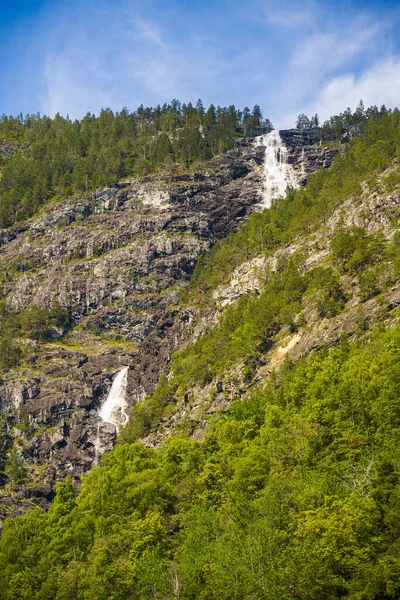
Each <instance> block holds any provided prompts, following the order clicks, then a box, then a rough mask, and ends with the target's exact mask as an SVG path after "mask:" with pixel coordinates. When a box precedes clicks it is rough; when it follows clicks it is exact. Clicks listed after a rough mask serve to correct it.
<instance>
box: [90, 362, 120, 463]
mask: <svg viewBox="0 0 400 600" xmlns="http://www.w3.org/2000/svg"><path fill="white" fill-rule="evenodd" d="M128 370H129V367H124V368H123V369H121V371H119V373H117V375H116V376H115V378H114V381H113V383H112V386H111V389H110V392H109V394H108V396H107V398H106V400H105V402H104V404H103V405H102V406H101V408H100V410H99V417H100V418H101V420H102V421H103V423H112V425H114V427H115V429H116V430H117V432H118V428H119V427H120V426H121V425H125V423H126V422H127V420H128V415H127V414H126V411H125V409H126V407H127V403H126V399H125V396H126V384H127V381H128ZM100 428H101V423H99V424H98V425H97V437H96V441H95V444H94V450H95V455H94V464H95V465H98V464H99V457H100V454H101V440H100Z"/></svg>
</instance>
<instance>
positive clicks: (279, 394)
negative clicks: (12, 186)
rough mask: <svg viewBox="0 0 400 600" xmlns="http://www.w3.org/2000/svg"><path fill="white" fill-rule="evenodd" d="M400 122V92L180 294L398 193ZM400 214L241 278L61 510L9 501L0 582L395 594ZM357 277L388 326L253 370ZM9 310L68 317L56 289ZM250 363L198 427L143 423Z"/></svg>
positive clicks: (102, 596) (141, 595)
mask: <svg viewBox="0 0 400 600" xmlns="http://www.w3.org/2000/svg"><path fill="white" fill-rule="evenodd" d="M88 118H89V117H88ZM128 120H129V119H128ZM399 125H400V113H399V111H397V110H395V111H394V112H393V113H391V114H386V112H384V113H383V114H380V115H375V116H374V115H371V116H370V118H369V119H368V120H367V121H366V124H365V126H364V130H363V134H362V136H361V137H360V138H358V139H356V140H354V141H352V142H351V148H350V150H349V151H348V152H347V153H346V154H345V155H343V156H341V155H340V156H337V158H336V159H335V162H334V165H333V167H332V169H331V170H330V171H327V172H324V171H321V172H319V173H317V174H315V175H313V176H312V177H310V179H309V181H308V183H307V186H306V188H305V189H302V190H297V191H290V192H289V193H288V195H287V196H286V197H285V198H282V199H279V200H277V201H276V202H275V203H274V204H273V206H272V208H271V209H269V210H266V211H264V212H263V213H257V214H256V213H255V214H253V215H252V216H251V217H250V219H249V220H248V222H247V223H246V224H244V225H243V226H242V227H241V228H240V230H239V232H238V233H236V234H233V235H231V236H229V237H228V238H226V239H225V240H223V241H222V242H220V243H218V244H216V246H215V247H214V249H213V250H211V251H210V252H209V253H208V254H206V255H205V256H204V257H203V258H202V259H201V260H200V261H199V263H198V265H197V268H196V270H195V272H194V275H193V279H192V282H191V286H190V289H189V291H188V292H187V294H186V295H184V296H182V297H181V308H182V309H184V308H185V307H187V306H188V307H191V306H193V305H194V304H196V305H197V308H198V313H197V316H198V318H201V315H202V314H203V313H207V310H209V309H210V307H211V309H212V306H213V301H214V300H213V293H214V292H215V290H216V289H217V288H218V286H220V285H222V284H225V283H226V282H227V281H229V279H230V277H231V275H232V272H233V270H234V269H235V268H236V267H237V266H238V265H240V264H242V263H243V262H245V261H248V260H250V259H252V258H254V257H258V256H261V257H268V256H270V255H272V253H273V252H274V251H276V250H277V249H279V248H283V247H284V246H285V245H287V244H290V243H291V242H293V241H294V240H298V239H301V238H304V239H307V238H306V236H308V235H310V234H312V233H315V232H317V231H320V232H324V226H325V225H326V223H327V222H328V220H329V218H330V217H331V216H332V213H333V212H334V211H335V210H336V209H337V208H338V207H340V205H341V204H342V203H343V202H344V201H351V202H352V203H353V204H354V206H357V205H360V204H361V202H362V195H363V194H374V193H376V194H382V195H388V194H389V195H390V194H394V195H396V194H397V195H398V193H399V192H398V190H399V184H400V170H399V163H398V159H399V156H400V133H399V131H400V130H399ZM69 126H71V127H72V126H73V124H71V125H68V127H69ZM16 156H17V155H16ZM12 160H14V158H13V159H12ZM15 160H25V159H24V158H23V157H22V154H21V155H20V156H19V158H17V159H15ZM6 168H7V167H6ZM4 172H5V171H4ZM10 172H11V171H10ZM3 178H4V176H3ZM29 210H30V209H29ZM32 210H34V209H32ZM389 229H390V231H389ZM389 229H387V230H386V231H384V230H383V229H382V231H381V230H374V231H372V232H371V231H368V229H366V228H363V227H358V226H355V225H348V224H346V223H345V222H339V223H338V224H337V227H336V228H335V230H334V231H333V232H331V234H330V235H331V238H330V239H329V244H327V246H329V252H328V254H327V257H326V261H325V263H324V264H323V265H317V266H313V267H311V268H308V267H306V264H305V258H304V255H303V253H302V252H301V251H298V252H294V253H292V255H291V257H290V258H287V259H285V260H282V261H281V263H278V264H277V266H276V268H275V269H274V270H272V269H271V270H270V271H269V272H268V274H267V275H268V276H267V277H266V279H265V282H264V285H263V287H262V289H261V290H260V291H259V293H250V294H243V296H242V297H241V298H240V299H239V300H238V301H237V302H234V303H232V304H231V305H230V306H228V308H226V309H225V310H224V311H223V312H222V313H221V315H220V319H219V321H218V323H217V324H216V325H214V326H209V327H208V329H207V331H205V332H204V333H203V335H201V336H199V337H198V338H197V339H196V340H195V341H192V343H189V341H188V344H187V346H186V347H185V348H183V349H182V350H181V351H180V352H178V353H176V354H175V355H174V356H173V358H172V362H171V368H170V372H169V375H168V377H162V378H161V380H160V383H159V385H158V387H157V389H156V391H155V393H154V394H153V395H151V396H147V397H146V398H145V399H144V400H143V401H142V402H140V403H139V404H137V405H136V406H135V407H134V408H133V411H132V415H131V418H130V422H129V423H128V425H127V426H126V428H125V429H124V430H123V431H122V433H121V434H120V436H119V439H118V443H117V445H116V446H115V448H114V449H113V450H112V451H111V452H109V453H106V454H104V456H103V457H102V464H101V466H97V467H95V468H93V469H92V471H91V472H90V474H89V475H88V476H87V477H84V478H83V481H82V486H81V488H80V491H79V493H78V495H77V496H76V495H75V494H74V487H73V485H72V481H70V480H69V479H67V480H65V481H64V482H61V483H59V484H58V486H57V495H56V498H55V500H54V501H53V503H52V505H51V507H50V509H49V510H48V512H45V511H44V510H41V509H39V508H35V509H33V510H31V511H28V512H27V513H26V514H24V515H22V516H20V517H18V518H15V519H8V520H6V522H5V524H4V528H3V530H2V535H1V539H0V592H1V593H0V595H1V598H4V600H144V599H148V598H153V599H158V600H160V599H162V600H168V599H171V600H172V599H174V598H175V599H177V598H179V599H181V600H199V599H202V600H225V599H226V600H232V599H237V600H249V599H258V600H276V599H279V600H321V599H322V598H323V599H324V600H331V599H332V600H333V599H338V598H347V599H349V600H395V599H397V598H398V597H399V596H400V583H399V582H400V443H399V442H400V403H399V395H400V361H399V358H400V325H399V323H398V318H399V314H398V305H397V307H396V306H394V305H390V306H388V305H387V301H386V296H385V294H386V293H387V292H388V291H389V290H391V289H395V286H396V285H398V282H399V277H400V236H399V233H398V231H397V230H398V214H397V216H395V217H393V219H392V222H391V223H390V228H389ZM353 290H354V292H353ZM353 293H354V297H355V299H356V300H357V302H358V303H359V305H360V306H361V307H362V305H363V303H365V302H367V301H369V300H371V299H372V298H376V301H377V303H378V304H379V301H381V309H382V310H381V318H380V326H377V324H376V322H375V324H373V323H372V324H371V323H366V322H365V321H362V322H360V323H359V324H358V326H357V327H356V328H355V329H356V334H355V335H354V336H353V338H352V339H351V340H349V339H348V337H347V336H346V335H344V334H342V335H341V339H340V342H339V343H337V344H336V345H335V346H333V347H330V348H328V347H323V348H320V349H318V350H314V351H313V352H311V353H310V354H309V355H308V356H304V357H302V358H301V359H299V360H298V361H297V362H293V361H292V360H290V359H286V360H285V361H284V363H283V365H282V367H281V368H280V369H279V370H278V371H274V370H272V372H271V373H270V374H269V376H268V377H266V378H264V379H261V380H258V381H256V379H255V373H256V370H257V368H258V367H259V366H260V365H263V364H265V362H264V361H265V357H266V356H267V354H268V352H269V351H270V349H271V347H272V346H273V344H275V343H276V339H277V338H276V336H277V335H278V334H279V333H280V332H281V331H282V330H285V331H286V332H289V333H290V334H293V333H294V332H296V331H299V330H301V328H302V327H303V328H304V327H305V325H306V324H305V322H304V315H303V317H302V311H303V307H304V302H305V299H306V300H307V302H309V303H310V304H312V305H313V310H314V315H315V317H314V318H315V319H316V320H317V321H318V320H319V321H320V320H322V319H327V320H328V321H329V319H335V318H336V317H337V316H338V315H340V314H341V313H342V311H344V310H345V309H346V305H347V303H348V302H349V301H350V300H351V296H352V294H353ZM379 299H380V300H379ZM186 303H188V304H186ZM354 306H355V305H354ZM3 313H4V314H3V316H4V323H5V325H4V331H5V332H6V333H7V335H8V336H9V337H8V339H9V342H7V345H10V344H11V343H12V344H15V345H17V341H16V340H18V336H20V335H23V334H26V335H31V337H33V338H34V339H38V340H39V341H40V340H41V339H46V336H47V335H50V333H49V332H50V330H51V328H52V327H55V326H62V327H65V328H66V327H68V326H69V324H68V322H67V321H66V315H64V314H63V313H62V312H60V311H59V310H58V309H57V307H56V308H55V309H54V310H53V311H48V312H45V313H41V314H38V313H37V311H35V309H34V310H33V312H32V323H33V325H34V324H35V322H37V323H39V325H38V327H37V328H36V329H35V328H33V329H32V331H33V333H32V332H31V333H27V332H28V330H29V326H30V318H29V315H27V313H21V314H19V315H17V314H14V313H11V312H9V311H7V310H6V309H4V310H3ZM389 314H390V327H386V328H385V322H386V321H387V323H389ZM33 317H35V318H33ZM35 319H36V320H35ZM40 319H42V321H40ZM40 322H43V332H41V329H40ZM310 327H312V324H310ZM21 352H22V350H21ZM20 359H21V357H20V356H16V358H15V360H16V361H17V362H18V360H20ZM10 360H11V361H12V360H13V358H12V357H11V359H10ZM13 364H16V363H12V364H10V365H5V368H9V366H12V365H13ZM238 365H239V366H240V368H241V369H242V370H244V381H245V384H246V386H247V387H246V389H245V390H244V391H243V393H242V396H241V397H237V398H236V399H234V401H233V402H231V404H230V406H229V409H227V410H225V411H224V412H223V411H215V412H214V414H213V415H208V417H207V420H208V425H207V427H206V428H205V431H204V432H203V436H202V439H201V440H199V439H193V437H191V436H190V433H191V432H190V429H185V427H184V426H182V427H181V429H180V430H179V428H177V429H176V432H175V434H174V435H172V437H171V438H170V439H168V440H167V439H164V441H163V442H162V443H161V444H160V445H159V447H158V448H156V449H154V448H149V447H146V446H145V445H144V444H143V443H141V442H140V439H141V438H142V437H143V436H145V435H147V434H149V433H151V432H152V431H154V430H156V429H157V427H159V425H160V423H161V422H162V419H163V418H164V417H165V416H166V415H167V416H173V415H174V410H175V409H176V407H177V403H178V402H181V403H182V401H183V402H185V395H186V394H188V393H190V392H192V391H193V390H195V391H196V390H199V389H201V388H203V387H205V386H207V385H208V384H209V383H210V382H212V381H215V379H216V378H217V377H222V376H223V375H224V373H225V372H226V371H228V370H229V369H232V368H235V366H238ZM8 460H9V462H10V461H11V462H12V456H11V457H9V459H8Z"/></svg>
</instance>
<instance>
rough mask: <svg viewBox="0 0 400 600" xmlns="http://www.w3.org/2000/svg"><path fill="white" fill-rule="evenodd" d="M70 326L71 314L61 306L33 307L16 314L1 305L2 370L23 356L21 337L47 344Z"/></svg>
mask: <svg viewBox="0 0 400 600" xmlns="http://www.w3.org/2000/svg"><path fill="white" fill-rule="evenodd" d="M69 326H70V318H69V315H68V312H67V311H64V310H62V308H61V306H60V305H59V304H56V305H55V306H53V308H52V309H50V310H46V309H44V308H39V307H38V306H30V307H29V308H26V309H25V310H22V311H20V312H15V311H13V310H11V309H10V308H8V307H7V305H6V303H5V302H0V370H5V369H9V368H12V367H16V366H17V365H18V364H19V362H20V360H21V357H22V355H23V346H22V345H21V344H20V343H18V342H19V339H20V338H28V339H30V340H37V341H39V340H41V341H45V340H49V339H52V338H53V337H54V336H55V337H59V336H60V335H61V334H62V333H64V332H65V331H66V330H67V329H68V327H69Z"/></svg>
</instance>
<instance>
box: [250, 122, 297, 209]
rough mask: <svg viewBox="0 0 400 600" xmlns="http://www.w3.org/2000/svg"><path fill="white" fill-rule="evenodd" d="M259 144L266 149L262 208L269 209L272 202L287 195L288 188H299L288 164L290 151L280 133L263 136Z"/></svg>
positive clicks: (273, 132)
mask: <svg viewBox="0 0 400 600" xmlns="http://www.w3.org/2000/svg"><path fill="white" fill-rule="evenodd" d="M257 139H258V144H259V145H260V144H261V145H262V146H264V147H265V160H264V189H263V192H262V200H261V202H260V206H261V207H262V208H269V207H270V206H271V204H272V201H273V200H275V199H276V198H279V197H280V196H284V195H285V194H286V188H287V187H288V186H289V187H291V188H296V187H298V182H297V177H296V174H295V172H294V169H293V167H292V165H290V164H288V162H287V154H288V150H287V148H286V146H285V144H284V143H283V141H282V138H281V136H280V135H279V131H277V130H276V129H274V130H273V131H271V132H270V133H266V134H265V135H261V136H260V137H259V138H257Z"/></svg>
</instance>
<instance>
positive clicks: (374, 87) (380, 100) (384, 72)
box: [278, 56, 400, 128]
mask: <svg viewBox="0 0 400 600" xmlns="http://www.w3.org/2000/svg"><path fill="white" fill-rule="evenodd" d="M361 99H362V100H363V101H364V104H365V105H366V106H371V105H377V106H378V107H380V106H381V105H382V104H386V106H387V107H388V108H389V107H390V108H394V107H395V106H400V57H397V56H393V57H391V58H388V59H386V60H382V61H379V62H377V63H376V64H375V65H373V66H372V67H370V68H369V69H367V70H366V71H365V72H364V73H363V74H362V75H360V76H359V77H355V76H354V75H353V74H351V73H349V74H346V75H341V76H339V77H336V78H334V79H332V80H331V81H329V82H328V83H327V84H326V85H325V86H324V87H323V88H322V89H321V90H320V92H319V93H318V94H317V95H316V97H315V99H314V100H313V101H312V102H310V103H309V104H308V105H307V106H303V107H301V108H299V110H298V111H296V112H291V113H290V114H287V115H286V116H285V117H284V118H283V119H282V120H281V121H280V122H279V123H278V126H279V127H281V128H283V127H293V125H294V123H295V121H296V117H297V115H298V114H299V113H300V112H305V113H306V114H308V115H313V114H315V113H318V114H319V116H320V118H321V119H322V120H324V119H327V118H329V117H330V116H332V115H335V114H338V113H340V112H343V111H344V110H345V109H346V108H347V107H348V106H350V108H352V109H353V110H354V109H355V108H356V106H357V105H358V103H359V101H360V100H361Z"/></svg>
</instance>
